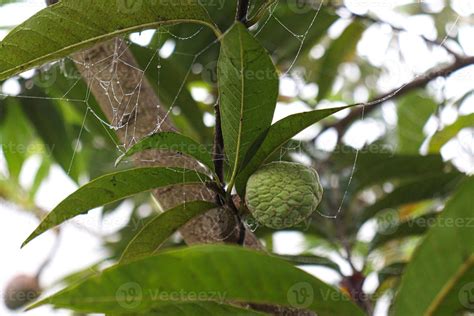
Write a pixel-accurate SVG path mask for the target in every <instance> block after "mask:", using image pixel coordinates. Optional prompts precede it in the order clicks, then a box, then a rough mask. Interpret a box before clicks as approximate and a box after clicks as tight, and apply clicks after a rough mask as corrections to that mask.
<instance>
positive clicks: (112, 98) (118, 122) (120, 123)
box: [16, 1, 369, 219]
mask: <svg viewBox="0 0 474 316" xmlns="http://www.w3.org/2000/svg"><path fill="white" fill-rule="evenodd" d="M279 5H282V4H281V3H279V2H276V3H275V4H274V5H272V6H271V7H270V9H269V14H267V16H266V17H265V19H264V20H263V21H261V22H259V23H258V25H257V27H256V30H255V32H254V35H255V36H256V37H257V39H258V38H259V35H260V34H261V32H262V31H263V30H264V29H265V28H267V27H268V25H269V24H268V22H269V21H270V20H271V19H274V20H275V21H277V23H278V24H279V25H281V26H282V28H283V29H284V30H286V32H287V36H290V37H292V38H294V39H295V40H296V41H297V42H298V43H299V46H298V49H297V52H296V53H295V55H294V57H293V58H292V59H291V63H290V65H289V67H288V68H287V69H286V70H285V72H284V73H283V74H282V77H290V76H291V74H292V70H293V68H294V66H295V64H296V62H297V60H298V58H299V57H300V55H301V53H302V48H303V45H304V44H305V41H306V39H307V36H308V34H309V32H310V31H311V29H312V28H313V27H315V26H316V25H317V23H318V16H319V14H320V12H321V10H322V8H323V5H324V1H320V2H318V4H317V5H316V6H315V7H314V8H313V11H312V18H311V19H310V22H309V23H308V25H307V27H306V28H305V31H304V32H301V33H296V32H295V31H293V30H292V29H293V26H292V25H286V24H284V23H283V22H282V21H281V19H280V18H279V17H278V16H277V15H276V8H277V6H279ZM156 32H158V33H157V34H158V35H159V36H160V35H162V34H167V35H170V36H171V38H172V39H173V40H174V41H193V40H195V39H196V38H197V36H198V35H199V34H200V33H201V32H203V28H202V27H201V28H199V29H197V30H196V31H193V33H192V34H189V35H187V36H180V35H176V34H173V32H172V31H170V29H169V28H166V27H162V28H159V29H158V30H157V31H156ZM282 36H283V35H282ZM122 45H127V46H128V47H130V46H131V45H132V42H131V41H129V40H128V39H124V40H117V41H116V47H115V49H114V53H113V54H111V55H110V56H107V57H106V58H104V59H103V60H101V61H99V63H100V64H101V65H102V64H103V67H102V68H101V69H100V71H110V72H111V73H112V75H111V79H110V80H106V81H104V80H102V79H101V77H100V76H98V74H94V73H92V74H91V76H92V78H93V79H94V80H97V81H98V82H99V83H100V87H101V89H102V90H103V94H104V95H106V96H107V99H108V100H109V108H110V109H111V111H112V113H113V118H112V120H111V121H110V122H108V121H106V120H104V119H102V118H101V116H100V115H99V114H98V113H96V112H95V111H94V109H93V107H92V106H91V104H90V100H91V98H92V94H91V87H90V86H88V89H87V91H86V93H85V95H84V96H83V98H80V99H74V98H70V97H69V94H70V92H71V91H72V90H73V89H74V87H75V86H76V85H77V84H79V83H80V82H81V80H82V78H80V77H79V78H74V79H73V80H70V86H69V87H68V88H67V89H65V91H64V94H63V95H62V97H60V98H50V97H32V96H22V95H18V96H16V97H17V98H41V99H50V100H57V101H67V102H72V103H80V104H84V105H85V111H84V116H83V122H82V126H81V129H80V131H79V133H78V135H77V140H76V143H75V144H74V145H73V146H74V155H73V156H72V157H71V164H70V166H72V164H73V163H74V159H75V156H76V153H77V152H78V151H79V149H80V141H81V138H82V136H83V134H84V129H85V125H86V121H87V119H88V118H89V117H90V115H92V116H93V117H94V118H95V119H96V120H98V121H99V122H100V123H101V125H102V126H103V127H104V129H105V130H106V133H107V135H109V137H110V139H111V140H112V141H114V144H115V146H116V148H117V151H118V153H117V155H119V154H121V153H123V152H124V150H125V149H127V148H129V147H130V146H131V145H133V144H134V143H135V142H137V141H139V139H138V138H139V137H136V130H135V128H136V124H130V123H131V122H133V123H134V122H136V120H137V119H138V117H137V116H135V117H134V118H133V120H132V121H130V115H131V114H132V113H136V112H137V111H136V110H137V108H138V106H139V102H140V93H141V91H142V86H143V82H144V80H145V79H146V74H147V73H149V72H157V75H158V76H157V78H159V79H158V82H155V84H156V85H157V86H158V90H159V88H160V86H161V80H166V78H162V76H161V75H160V73H161V61H162V59H163V57H161V55H160V49H161V48H162V47H161V46H160V47H157V48H153V49H152V48H150V47H148V46H144V47H145V48H146V49H148V50H150V51H151V57H150V59H149V60H148V63H147V64H146V65H145V66H144V67H143V68H142V69H141V68H137V67H135V66H133V65H130V64H128V63H126V61H124V60H123V59H122V58H121V57H122V56H121V53H120V52H122V53H123V52H124V47H122ZM215 45H218V39H213V40H211V41H210V42H209V43H208V44H207V45H206V46H204V48H203V49H202V50H200V51H198V52H186V51H178V50H175V51H173V52H172V54H181V55H186V56H188V57H189V58H190V60H191V62H190V63H189V66H188V68H187V69H186V70H185V72H184V75H183V77H182V79H181V84H180V86H179V87H178V90H177V92H176V94H175V95H174V98H172V101H171V104H170V105H169V107H168V108H166V109H165V114H164V115H163V116H160V117H157V118H156V122H155V126H154V127H153V128H152V129H151V130H150V133H154V132H157V131H160V130H161V129H162V126H163V124H165V122H166V121H167V120H168V119H169V118H170V117H171V116H172V115H173V111H174V110H175V109H176V108H179V107H180V106H185V105H180V104H177V103H178V98H179V95H180V93H181V92H182V91H183V90H184V89H187V86H186V85H187V83H188V79H189V78H190V75H191V74H194V73H195V69H194V67H195V66H196V63H197V61H198V60H199V57H200V56H202V55H203V54H204V53H206V52H207V51H208V50H209V49H210V48H211V47H213V46H215ZM154 59H156V60H157V61H158V66H157V67H156V68H155V67H151V65H152V62H153V60H154ZM65 60H66V61H72V62H73V63H75V64H80V63H81V62H80V61H78V60H74V59H73V58H71V57H68V58H66V59H65ZM120 63H121V64H122V66H123V65H125V66H126V67H129V68H130V70H131V71H133V72H136V73H139V74H140V80H138V82H137V84H136V86H134V87H131V88H130V87H128V88H125V87H124V86H123V83H122V82H120V80H118V79H117V78H120V76H119V74H117V73H116V72H117V65H118V64H120ZM82 66H84V67H86V68H87V67H88V68H89V69H92V67H91V65H86V64H82ZM200 66H201V68H203V67H202V65H200ZM201 71H202V69H201ZM61 75H64V74H61ZM69 79H71V78H69ZM53 84H54V83H53ZM124 97H126V98H128V100H129V101H128V102H127V103H125V104H122V103H123V102H122V98H124ZM366 105H369V104H362V107H363V109H365V106H366ZM156 106H157V107H161V106H162V105H161V104H156ZM361 119H362V120H363V119H364V116H363V115H362V117H361ZM119 130H122V131H125V134H126V135H127V137H125V141H124V142H123V143H117V142H116V141H115V138H114V137H113V136H112V134H113V133H115V132H116V131H119ZM292 146H293V145H292ZM298 150H300V148H294V147H291V146H290V147H288V146H286V147H283V148H282V150H281V153H280V157H282V158H283V157H284V156H286V153H287V152H295V151H298ZM180 156H181V155H180V154H176V157H180ZM358 158H359V150H358V149H357V150H356V154H355V158H354V160H353V162H352V168H351V175H350V177H349V180H348V182H347V184H346V187H345V189H344V194H343V197H342V200H341V201H340V204H339V207H338V209H337V210H334V212H331V213H333V214H326V213H320V215H321V216H323V217H326V218H329V219H336V218H338V216H339V215H340V214H341V212H342V211H343V209H344V203H345V200H346V197H347V194H348V192H349V188H350V186H351V183H352V180H353V175H354V172H355V171H356V169H357V163H358ZM147 162H150V161H147ZM195 171H197V170H195ZM183 194H184V193H183ZM183 198H184V197H183Z"/></svg>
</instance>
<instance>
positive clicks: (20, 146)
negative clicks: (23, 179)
mask: <svg viewBox="0 0 474 316" xmlns="http://www.w3.org/2000/svg"><path fill="white" fill-rule="evenodd" d="M0 103H5V111H6V113H5V114H4V116H3V117H2V121H1V122H0V147H1V148H2V151H3V155H4V156H5V160H6V163H7V167H8V173H9V175H10V178H12V179H15V180H18V178H19V176H20V172H21V168H22V166H23V163H24V162H25V160H26V158H28V155H29V154H31V153H29V152H28V151H29V145H30V141H31V139H32V133H31V126H30V125H29V122H28V120H27V119H26V117H25V114H24V113H23V110H22V109H21V105H20V104H19V103H18V102H17V101H16V100H15V99H13V98H7V99H6V100H4V101H0ZM0 114H2V113H0Z"/></svg>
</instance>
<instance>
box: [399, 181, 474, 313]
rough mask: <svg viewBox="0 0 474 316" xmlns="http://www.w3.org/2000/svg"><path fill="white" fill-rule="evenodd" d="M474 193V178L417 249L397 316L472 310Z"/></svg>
mask: <svg viewBox="0 0 474 316" xmlns="http://www.w3.org/2000/svg"><path fill="white" fill-rule="evenodd" d="M472 192H474V178H473V177H470V178H468V179H467V180H466V181H465V183H463V185H462V186H461V187H460V188H459V190H458V191H457V192H456V193H455V194H454V195H453V196H452V198H451V199H450V200H449V201H448V203H447V204H446V207H445V209H444V211H443V212H442V213H441V215H440V216H439V220H438V221H436V224H435V225H434V226H433V227H432V228H431V229H430V231H429V232H428V235H427V236H426V238H425V240H424V242H423V243H422V244H421V245H420V246H419V247H418V249H417V251H416V253H415V254H414V256H413V259H412V261H411V262H410V263H409V264H408V266H407V267H406V270H405V273H404V275H403V277H402V283H401V285H400V290H399V292H398V295H397V297H396V300H395V304H394V315H395V316H398V315H454V314H456V313H458V312H460V311H461V310H463V309H464V310H467V307H470V308H472V307H473V306H472V304H470V306H469V302H468V301H467V299H468V298H469V297H471V298H472V296H469V295H466V294H469V293H472V280H473V279H472V277H473V275H474V243H473V242H472V225H471V222H472V216H473V212H472V210H473V209H472V206H473V205H474V196H473V195H472ZM469 285H471V287H470V288H469ZM464 291H465V292H464ZM469 291H471V292H469ZM415 297H416V299H415V300H414V299H413V298H415ZM471 303H472V302H471ZM441 310H442V311H443V312H442V313H441Z"/></svg>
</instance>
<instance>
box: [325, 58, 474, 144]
mask: <svg viewBox="0 0 474 316" xmlns="http://www.w3.org/2000/svg"><path fill="white" fill-rule="evenodd" d="M473 64H474V56H469V57H463V56H460V57H459V58H458V59H456V60H455V61H454V63H452V64H450V65H448V66H445V67H442V68H438V69H433V70H431V71H429V72H427V73H426V74H424V75H421V76H418V77H416V78H415V79H414V80H413V81H410V82H409V83H406V84H404V85H402V86H401V87H399V88H397V89H394V90H392V91H390V92H388V93H384V94H382V95H380V96H378V97H376V98H375V99H373V100H372V101H369V102H367V103H359V104H356V105H359V107H358V108H356V109H354V110H352V111H351V112H350V113H349V115H348V116H346V117H345V118H343V119H341V120H340V121H338V122H336V123H334V124H330V125H326V126H324V127H323V129H322V130H321V132H320V133H319V134H318V136H319V135H321V134H322V133H323V132H324V131H326V130H328V129H330V128H335V129H336V131H337V132H338V138H339V140H340V139H341V138H342V136H343V135H344V133H345V132H346V130H347V128H348V127H349V126H350V125H351V124H352V123H353V122H354V121H356V120H357V119H359V118H360V117H361V116H362V113H363V112H365V113H364V114H365V115H367V114H369V113H371V112H373V111H374V110H375V109H377V108H378V106H380V105H381V104H382V103H384V102H386V101H389V100H392V99H395V98H398V97H400V96H402V95H404V94H407V93H408V92H411V91H414V90H416V89H420V88H424V87H425V86H426V85H427V84H428V83H430V82H431V81H432V80H434V79H436V78H438V77H447V76H449V75H450V74H452V73H453V72H456V71H458V70H460V69H462V68H464V67H467V66H470V65H473ZM318 136H317V137H318ZM317 137H316V138H317Z"/></svg>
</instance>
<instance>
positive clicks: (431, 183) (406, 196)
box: [361, 172, 464, 223]
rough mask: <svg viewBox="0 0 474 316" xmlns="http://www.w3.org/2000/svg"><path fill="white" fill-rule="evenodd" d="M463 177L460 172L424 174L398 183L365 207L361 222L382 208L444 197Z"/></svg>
mask: <svg viewBox="0 0 474 316" xmlns="http://www.w3.org/2000/svg"><path fill="white" fill-rule="evenodd" d="M463 178H464V176H463V175H462V174H460V173H458V172H451V173H445V174H435V175H431V176H426V177H424V178H420V179H417V180H414V181H411V182H408V183H405V184H403V185H400V186H399V187H397V188H396V189H395V190H393V191H392V192H390V193H389V194H387V195H386V196H384V197H383V198H382V199H380V200H378V201H377V202H375V203H374V204H372V205H371V206H369V207H367V208H366V209H365V210H364V212H363V214H362V218H361V221H362V223H363V222H365V221H367V220H368V219H370V218H372V217H373V216H374V215H376V214H377V212H379V211H381V210H384V209H389V208H394V207H398V206H400V205H404V204H408V203H413V202H418V201H423V200H428V199H434V198H440V197H444V196H446V195H447V194H448V193H450V192H451V191H452V190H453V189H455V188H456V186H457V185H458V184H459V182H460V181H461V180H462V179H463Z"/></svg>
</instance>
